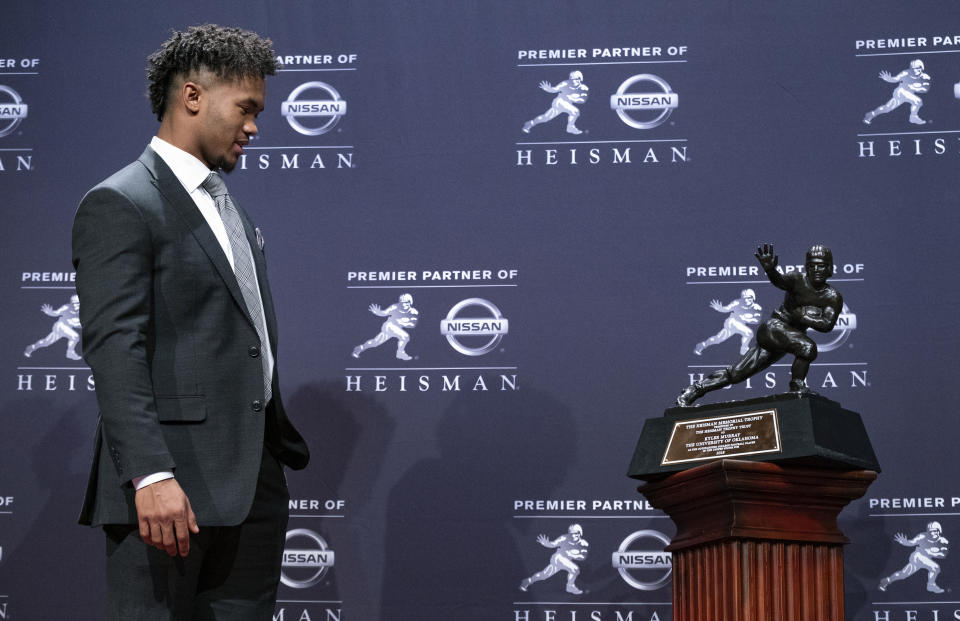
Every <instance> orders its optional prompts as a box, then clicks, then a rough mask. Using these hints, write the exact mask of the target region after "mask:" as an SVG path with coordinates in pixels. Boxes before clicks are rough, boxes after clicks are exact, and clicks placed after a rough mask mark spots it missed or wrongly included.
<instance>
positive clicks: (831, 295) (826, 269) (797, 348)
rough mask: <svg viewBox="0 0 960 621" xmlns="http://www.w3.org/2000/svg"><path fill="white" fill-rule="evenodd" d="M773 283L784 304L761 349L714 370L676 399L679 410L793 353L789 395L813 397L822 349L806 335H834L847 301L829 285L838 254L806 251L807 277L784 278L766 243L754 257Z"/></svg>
mask: <svg viewBox="0 0 960 621" xmlns="http://www.w3.org/2000/svg"><path fill="white" fill-rule="evenodd" d="M754 256H756V257H757V260H758V261H759V262H760V265H761V267H763V271H764V272H766V274H767V278H769V279H770V282H771V283H773V285H774V286H775V287H777V288H779V289H783V290H784V291H786V295H785V296H784V298H783V304H781V305H780V307H779V308H778V309H776V310H775V311H773V313H772V314H771V315H770V318H769V319H767V320H766V321H765V322H764V323H763V324H762V325H761V326H760V327H759V329H758V330H757V341H756V344H755V345H754V346H753V347H751V348H750V350H749V351H748V352H747V353H746V354H744V356H743V358H741V359H740V361H739V362H738V363H736V364H735V365H733V366H732V367H728V368H726V369H721V370H719V371H714V372H713V373H711V374H710V375H708V376H707V377H705V378H703V379H702V380H699V381H697V382H694V383H693V384H691V385H690V386H688V387H687V388H686V389H684V391H683V392H682V393H680V396H679V397H677V405H681V406H688V405H692V404H693V402H694V401H696V400H697V399H699V398H700V397H702V396H703V395H705V394H707V393H708V392H710V391H713V390H718V389H720V388H723V387H724V386H729V385H731V384H738V383H740V382H742V381H744V380H745V379H747V378H748V377H751V376H753V375H755V374H757V373H759V372H760V371H763V370H764V369H766V368H767V367H769V366H770V365H772V364H773V363H775V362H777V361H778V360H780V359H781V358H783V357H784V356H785V355H786V354H793V356H794V360H793V365H792V366H791V368H790V391H791V392H798V393H800V392H809V390H810V389H809V388H807V382H806V377H807V371H808V370H809V369H810V363H811V362H813V361H814V360H815V359H816V357H817V344H816V343H814V342H813V341H812V340H811V339H810V337H808V336H807V328H813V329H814V330H816V331H817V332H830V331H831V330H833V327H834V326H835V325H836V324H837V319H838V318H839V317H840V311H841V310H842V309H843V297H842V296H841V295H840V293H839V292H837V290H836V289H834V288H833V287H831V286H830V285H828V284H827V279H828V278H830V277H831V276H833V254H832V253H831V252H830V249H829V248H827V247H826V246H821V245H816V246H813V247H812V248H810V250H808V251H807V259H806V269H805V271H804V273H803V274H799V273H790V274H781V273H780V272H778V271H777V255H775V254H774V253H773V244H763V245H762V246H760V247H758V248H757V252H756V253H755V255H754Z"/></svg>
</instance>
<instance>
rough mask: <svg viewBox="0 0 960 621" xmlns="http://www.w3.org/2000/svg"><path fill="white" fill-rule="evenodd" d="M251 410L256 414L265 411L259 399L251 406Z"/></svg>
mask: <svg viewBox="0 0 960 621" xmlns="http://www.w3.org/2000/svg"><path fill="white" fill-rule="evenodd" d="M250 409H251V410H253V411H254V412H259V411H260V410H262V409H263V402H262V401H260V400H259V399H257V400H256V401H254V402H253V403H251V404H250Z"/></svg>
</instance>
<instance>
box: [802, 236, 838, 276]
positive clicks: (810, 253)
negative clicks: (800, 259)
mask: <svg viewBox="0 0 960 621" xmlns="http://www.w3.org/2000/svg"><path fill="white" fill-rule="evenodd" d="M814 260H820V261H823V262H824V263H826V264H827V265H829V266H830V272H829V274H827V278H829V277H830V276H833V253H832V252H830V249H829V248H827V247H826V246H824V245H823V244H816V245H815V246H811V247H810V250H807V261H806V262H807V263H808V264H809V263H811V262H813V261H814Z"/></svg>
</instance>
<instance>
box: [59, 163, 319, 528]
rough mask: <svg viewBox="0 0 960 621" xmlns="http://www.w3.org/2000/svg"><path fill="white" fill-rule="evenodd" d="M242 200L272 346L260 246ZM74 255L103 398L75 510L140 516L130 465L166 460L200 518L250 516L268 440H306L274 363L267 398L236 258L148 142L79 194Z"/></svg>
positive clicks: (158, 465) (86, 339)
mask: <svg viewBox="0 0 960 621" xmlns="http://www.w3.org/2000/svg"><path fill="white" fill-rule="evenodd" d="M237 209H238V211H239V212H240V214H241V218H242V219H243V221H244V227H245V229H246V233H247V238H248V239H249V242H250V248H251V250H252V252H253V258H254V263H255V265H256V270H257V278H258V280H259V283H260V294H261V296H262V298H263V309H264V315H265V319H266V323H267V330H268V335H269V339H270V343H271V344H272V347H273V354H274V360H276V359H277V355H276V343H277V328H276V316H275V314H274V309H273V303H272V300H271V297H270V287H269V285H268V282H267V272H266V264H265V262H264V255H263V252H262V250H261V249H260V247H259V246H258V244H257V242H256V238H255V236H254V228H253V226H252V225H251V223H250V221H249V219H248V218H247V215H246V213H245V212H244V211H243V209H242V208H240V206H239V205H237ZM73 264H74V267H75V269H76V271H77V293H78V295H79V296H80V322H81V325H82V326H83V350H84V358H85V359H86V361H87V363H88V364H89V365H90V368H91V369H92V371H93V376H94V381H95V382H96V394H97V401H98V403H99V407H100V421H99V425H98V427H97V434H96V445H95V449H94V457H93V466H92V469H91V472H90V479H89V483H88V486H87V492H86V498H85V500H84V504H83V508H82V510H81V512H80V518H79V521H80V523H81V524H95V525H96V524H135V523H136V521H137V515H136V508H135V505H134V501H133V497H134V490H133V486H132V485H131V483H130V481H131V479H133V478H135V477H138V476H144V475H147V474H150V473H153V472H159V471H163V470H173V471H174V474H175V476H176V478H177V481H178V482H179V484H180V486H181V487H182V488H183V490H184V492H186V494H187V497H188V498H189V499H190V504H191V506H192V508H193V511H194V513H195V514H196V516H197V521H198V523H199V524H200V525H201V526H202V525H208V526H217V525H233V524H238V523H240V522H242V521H243V519H244V518H245V517H246V515H247V513H248V511H249V508H250V506H251V504H252V502H253V496H254V490H255V488H256V482H257V475H258V472H259V468H260V460H261V452H262V451H263V450H264V447H265V446H267V447H268V448H269V449H270V450H271V451H273V453H274V454H275V455H277V457H278V458H279V459H280V461H281V462H283V463H285V464H286V465H287V466H289V467H291V468H294V469H300V468H303V467H304V466H306V464H307V461H308V459H309V452H308V450H307V447H306V444H305V443H304V441H303V438H302V437H301V436H300V434H299V433H298V432H297V430H296V429H295V428H294V427H293V425H292V424H291V423H290V421H289V419H288V418H287V416H286V413H285V412H284V409H283V401H282V399H281V397H280V389H279V385H278V382H277V373H276V370H274V374H273V400H272V401H271V403H270V406H269V407H266V408H264V406H263V399H264V393H263V381H262V376H263V371H262V365H261V360H260V350H259V348H260V339H259V337H258V336H257V332H256V329H255V328H254V326H253V323H252V321H251V320H250V317H249V315H248V314H247V311H246V306H245V304H244V301H243V295H242V294H241V292H240V289H239V286H238V285H237V281H236V278H235V276H234V274H233V271H232V270H231V268H230V264H229V263H228V261H227V258H226V256H225V255H224V253H223V250H222V249H221V247H220V245H219V243H218V242H217V240H216V238H215V237H214V235H213V231H212V230H211V229H210V227H209V226H208V225H207V223H206V220H204V218H203V215H202V214H201V213H200V210H199V209H198V208H197V206H196V204H195V203H194V202H193V199H192V198H190V195H189V194H188V193H187V192H186V190H184V188H183V185H182V184H181V183H180V181H179V180H178V179H177V178H176V177H175V176H174V174H173V172H172V171H171V170H170V168H169V167H168V166H167V165H166V163H164V161H163V160H162V159H161V158H160V156H158V155H157V154H156V152H154V151H153V149H151V148H149V147H148V148H147V149H146V151H144V153H143V155H141V156H140V158H139V159H138V160H137V161H136V162H134V163H132V164H130V165H129V166H127V167H126V168H124V169H122V170H120V171H119V172H117V173H116V174H114V175H113V176H111V177H110V178H108V179H107V180H106V181H104V182H102V183H100V184H99V185H97V186H96V187H95V188H93V189H92V190H90V191H89V192H88V193H87V195H86V196H84V198H83V200H82V201H81V202H80V206H79V207H78V209H77V214H76V218H75V220H74V225H73ZM275 369H276V367H275Z"/></svg>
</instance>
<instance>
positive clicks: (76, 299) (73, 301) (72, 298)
mask: <svg viewBox="0 0 960 621" xmlns="http://www.w3.org/2000/svg"><path fill="white" fill-rule="evenodd" d="M70 303H71V304H79V303H80V296H79V295H76V294H74V295H71V296H70Z"/></svg>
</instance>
